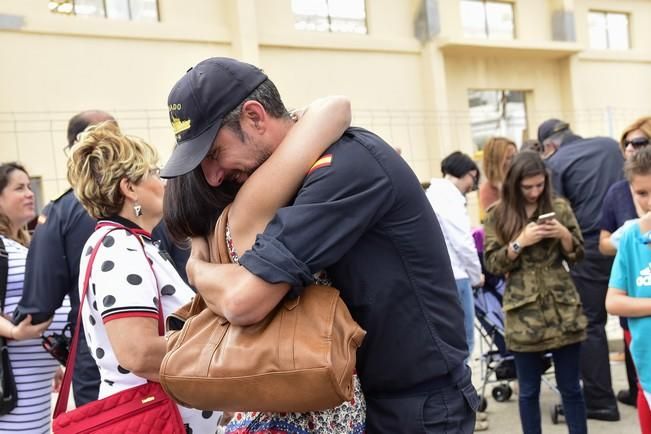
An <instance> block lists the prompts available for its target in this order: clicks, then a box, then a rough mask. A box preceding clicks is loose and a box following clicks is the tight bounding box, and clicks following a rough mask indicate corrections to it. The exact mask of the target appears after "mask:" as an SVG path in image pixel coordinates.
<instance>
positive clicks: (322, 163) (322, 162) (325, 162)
mask: <svg viewBox="0 0 651 434" xmlns="http://www.w3.org/2000/svg"><path fill="white" fill-rule="evenodd" d="M331 164H332V154H327V155H324V156H323V157H321V158H319V159H318V160H317V161H316V163H314V164H313V165H312V167H311V168H310V170H308V172H307V174H308V175H309V174H310V173H312V172H314V171H315V170H316V169H319V168H321V167H328V166H330V165H331Z"/></svg>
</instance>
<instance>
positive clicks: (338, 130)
mask: <svg viewBox="0 0 651 434" xmlns="http://www.w3.org/2000/svg"><path fill="white" fill-rule="evenodd" d="M350 121H351V110H350V102H349V100H348V99H346V98H344V97H340V96H331V97H326V98H322V99H319V100H316V101H314V102H313V103H311V104H310V105H309V106H308V107H307V108H306V110H305V111H304V113H303V115H302V116H301V118H300V120H299V121H298V122H297V123H296V125H294V126H293V127H292V128H291V129H290V131H289V133H287V135H286V136H285V138H284V139H283V141H282V142H281V143H280V145H278V148H276V150H275V151H274V152H273V154H272V155H271V157H269V159H268V160H267V161H266V162H265V163H264V164H263V165H261V166H260V167H259V168H258V169H257V170H256V171H255V172H254V173H253V174H252V175H251V177H250V178H249V179H248V180H247V181H246V182H245V183H244V185H243V186H242V188H241V189H240V191H239V192H238V193H237V197H236V198H235V201H234V202H233V205H232V206H231V209H230V212H229V223H230V227H231V233H232V235H233V242H234V245H235V250H237V251H238V252H240V254H241V253H244V252H245V251H246V250H248V249H250V248H251V246H252V245H253V242H254V241H255V237H256V235H257V234H259V233H261V232H263V231H264V228H265V227H266V226H267V223H269V221H271V219H272V218H273V216H274V214H275V213H276V211H277V210H278V208H280V207H282V206H285V205H286V204H287V203H288V202H289V201H290V200H291V199H292V197H294V196H295V195H296V192H297V190H298V188H299V187H300V185H301V182H302V181H303V179H304V178H305V176H306V174H307V172H308V170H309V169H310V167H311V166H312V165H313V164H314V162H315V161H316V160H317V159H318V158H319V156H321V154H323V152H324V151H325V150H326V149H327V148H328V147H329V146H330V145H331V144H332V143H334V142H335V141H337V139H339V137H341V135H342V134H343V133H344V131H346V129H347V128H348V127H349V126H350ZM270 186H272V187H270Z"/></svg>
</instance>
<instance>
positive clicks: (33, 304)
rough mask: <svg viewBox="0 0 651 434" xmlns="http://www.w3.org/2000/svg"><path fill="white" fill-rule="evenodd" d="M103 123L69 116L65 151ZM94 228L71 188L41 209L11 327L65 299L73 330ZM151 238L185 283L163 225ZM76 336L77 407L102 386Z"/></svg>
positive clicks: (98, 116) (41, 317)
mask: <svg viewBox="0 0 651 434" xmlns="http://www.w3.org/2000/svg"><path fill="white" fill-rule="evenodd" d="M104 121H112V122H115V119H114V118H113V116H111V115H110V114H108V113H106V112H103V111H100V110H88V111H84V112H81V113H78V114H76V115H75V116H73V117H72V118H71V119H70V121H69V122H68V130H67V138H68V146H67V148H70V147H72V146H73V145H74V144H75V143H76V141H77V139H78V135H79V134H80V133H81V132H83V131H84V129H86V127H87V126H88V125H94V124H97V123H100V122H104ZM95 223H96V222H95V220H94V219H93V218H92V217H91V216H89V215H88V213H87V212H86V210H84V208H83V207H82V206H81V204H80V203H79V201H78V200H77V198H76V197H75V196H74V194H73V192H72V189H69V190H67V191H66V192H65V193H63V195H61V196H60V197H59V198H58V199H56V200H54V201H53V202H51V203H50V204H49V205H48V206H46V207H45V209H44V210H43V213H42V214H41V215H40V216H39V218H38V225H37V226H36V230H35V232H34V236H33V237H32V241H31V243H30V248H29V252H28V254H27V263H26V270H25V282H24V288H23V296H22V298H21V300H20V302H19V303H18V306H17V308H16V311H15V312H14V321H15V322H17V321H20V320H21V319H22V318H24V317H25V316H26V315H27V314H31V315H32V318H33V320H32V322H34V323H39V322H43V321H46V320H47V319H49V318H50V317H51V316H52V315H53V313H54V311H55V310H56V309H57V308H58V307H59V306H61V303H62V302H63V299H64V297H65V296H66V295H69V297H70V305H71V307H72V309H71V311H70V315H69V317H68V320H69V322H70V323H71V326H72V329H73V330H74V326H75V323H76V322H77V312H78V310H79V289H78V280H79V259H80V257H81V251H82V249H83V247H84V244H85V243H86V240H87V239H88V237H89V236H90V235H91V234H92V233H93V232H94V230H95ZM153 237H154V238H156V239H162V240H163V246H162V248H163V249H167V251H168V252H172V253H173V256H174V258H173V259H174V262H175V263H176V264H177V265H178V267H177V269H178V270H179V271H180V272H181V273H182V276H183V277H184V278H185V279H186V280H187V276H186V275H185V262H186V261H187V257H188V255H189V251H187V250H181V249H178V248H175V247H174V245H173V244H172V243H170V242H169V240H168V239H167V238H168V237H167V236H166V233H165V231H164V230H163V229H162V226H161V225H159V226H157V227H156V229H155V230H154V233H153ZM80 332H81V335H80V336H79V351H78V354H77V361H76V364H75V372H74V373H73V383H72V384H73V394H74V398H75V403H76V405H77V406H81V405H83V404H86V403H88V402H91V401H95V400H97V396H98V394H99V382H100V375H99V370H98V369H97V365H96V364H95V360H94V359H93V357H92V355H91V354H90V352H89V351H88V346H87V344H86V336H85V333H84V332H83V326H81V328H80Z"/></svg>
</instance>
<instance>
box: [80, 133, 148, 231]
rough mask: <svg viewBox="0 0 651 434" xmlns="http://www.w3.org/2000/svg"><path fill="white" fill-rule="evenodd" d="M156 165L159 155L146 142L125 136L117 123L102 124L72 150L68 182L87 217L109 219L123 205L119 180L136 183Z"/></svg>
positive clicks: (83, 135)
mask: <svg viewBox="0 0 651 434" xmlns="http://www.w3.org/2000/svg"><path fill="white" fill-rule="evenodd" d="M157 162H158V153H157V152H156V150H155V149H154V148H153V147H151V146H150V145H148V144H147V143H145V141H144V140H142V139H140V138H138V137H133V136H126V135H124V134H122V132H121V131H120V130H119V128H118V126H117V125H116V124H115V122H111V121H107V122H102V123H100V124H96V125H93V126H91V127H90V128H88V129H87V130H86V131H85V132H84V133H83V134H82V135H81V137H80V139H79V142H78V143H76V144H75V146H74V147H73V148H72V154H71V155H70V158H69V159H68V181H69V182H70V185H72V188H73V189H74V191H75V196H77V198H78V199H79V202H80V203H81V204H82V205H83V207H84V208H85V209H86V211H88V214H90V215H91V216H92V217H94V218H96V219H100V218H104V217H110V216H112V215H115V214H118V213H119V212H120V211H121V210H122V206H123V205H124V195H123V194H122V192H121V191H120V180H121V179H122V178H127V179H128V180H129V181H131V182H133V183H136V184H137V183H138V182H140V181H141V180H142V178H143V177H144V176H145V175H147V174H148V173H149V172H151V171H152V170H153V169H155V168H156V163H157Z"/></svg>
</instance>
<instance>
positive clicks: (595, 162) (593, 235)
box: [545, 135, 624, 280]
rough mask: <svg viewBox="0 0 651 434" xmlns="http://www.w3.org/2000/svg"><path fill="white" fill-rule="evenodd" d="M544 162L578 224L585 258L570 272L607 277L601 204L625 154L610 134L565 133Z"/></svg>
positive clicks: (608, 259) (621, 172) (608, 261)
mask: <svg viewBox="0 0 651 434" xmlns="http://www.w3.org/2000/svg"><path fill="white" fill-rule="evenodd" d="M545 163H546V164H547V167H549V168H550V169H551V172H552V183H553V186H554V190H555V192H556V193H557V194H559V195H561V196H563V197H565V198H567V199H568V200H569V202H570V204H571V205H572V210H573V211H574V214H575V215H576V219H577V221H578V222H579V226H580V227H581V233H582V234H583V239H584V242H585V258H584V260H583V261H582V262H580V263H578V264H576V265H575V266H574V267H573V270H572V272H573V273H574V274H576V275H577V276H580V277H585V278H588V279H600V280H604V279H605V280H608V278H609V276H610V268H611V266H612V260H613V258H612V257H606V256H603V255H602V254H601V253H599V232H600V230H601V228H600V219H601V206H602V203H603V200H604V198H605V197H606V193H607V192H608V189H609V188H610V186H611V185H613V184H614V183H616V182H617V181H619V180H621V179H623V177H624V170H623V168H624V157H623V156H622V151H621V150H620V148H619V144H618V143H617V142H616V141H614V140H613V139H611V138H609V137H590V138H587V139H584V138H581V137H579V136H576V135H570V136H568V137H566V138H565V139H564V140H563V142H562V144H561V146H560V147H559V148H558V150H557V151H556V152H555V153H554V154H553V155H552V156H551V157H549V158H548V159H547V160H546V161H545Z"/></svg>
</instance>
